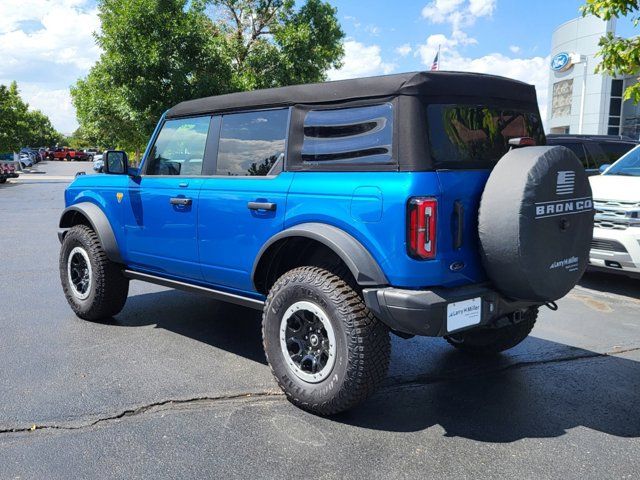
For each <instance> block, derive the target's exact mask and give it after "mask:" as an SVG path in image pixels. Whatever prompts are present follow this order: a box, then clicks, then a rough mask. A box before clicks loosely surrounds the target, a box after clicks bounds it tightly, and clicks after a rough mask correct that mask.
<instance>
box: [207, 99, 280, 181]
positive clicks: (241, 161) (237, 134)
mask: <svg viewBox="0 0 640 480" xmlns="http://www.w3.org/2000/svg"><path fill="white" fill-rule="evenodd" d="M288 122H289V109H281V110H265V111H260V112H247V113H235V114H229V115H225V116H223V117H222V128H221V131H220V145H219V147H218V165H217V168H216V174H217V175H230V176H264V175H268V174H273V173H274V172H275V171H279V170H280V169H281V168H282V163H283V162H284V156H285V144H286V138H287V126H288Z"/></svg>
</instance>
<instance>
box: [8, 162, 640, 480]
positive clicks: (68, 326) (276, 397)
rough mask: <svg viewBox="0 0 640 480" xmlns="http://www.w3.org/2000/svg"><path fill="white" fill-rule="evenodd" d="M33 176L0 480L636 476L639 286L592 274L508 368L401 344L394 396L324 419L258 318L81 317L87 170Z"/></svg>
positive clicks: (137, 300)
mask: <svg viewBox="0 0 640 480" xmlns="http://www.w3.org/2000/svg"><path fill="white" fill-rule="evenodd" d="M37 169H38V170H40V171H46V173H43V174H35V173H34V174H30V175H23V176H22V177H21V178H20V179H19V180H17V181H12V182H10V183H7V184H5V185H2V186H0V209H1V210H0V211H1V213H0V218H2V220H3V221H2V222H1V224H0V252H2V256H0V259H1V262H2V263H1V267H0V296H1V300H0V332H1V335H0V366H1V367H0V392H1V397H0V400H1V401H0V459H1V460H2V461H0V478H7V479H10V478H21V479H30V478H48V479H55V478H65V479H66V478H154V479H158V478H196V477H217V478H222V477H224V478H227V477H240V476H242V477H250V478H275V477H281V478H302V477H305V478H317V479H320V478H404V477H407V478H416V477H422V478H432V477H433V478H474V479H475V478H495V477H508V478H536V479H542V478H638V475H639V472H640V439H639V438H640V415H639V407H640V282H638V281H633V280H630V279H626V278H624V277H615V276H609V275H602V274H597V275H596V274H587V275H586V276H585V278H584V279H583V281H582V282H581V284H580V286H578V287H576V288H575V289H574V290H573V291H572V292H571V293H570V294H569V295H568V296H567V297H566V298H565V299H563V300H561V301H560V302H558V303H559V306H560V309H559V311H558V312H552V311H550V310H548V309H546V308H544V309H542V310H541V314H540V320H539V322H538V324H537V326H536V328H535V329H534V331H533V334H532V336H531V337H530V338H528V339H527V340H525V342H523V343H522V344H521V345H520V346H518V347H516V348H515V349H513V350H512V351H510V352H508V353H506V354H504V355H502V356H501V357H498V358H495V359H487V360H478V359H474V358H469V357H466V356H464V355H462V354H460V353H458V352H456V351H454V350H453V349H451V348H450V347H449V346H448V345H447V344H446V342H444V341H443V340H442V339H429V338H414V339H412V340H408V341H407V340H401V339H398V338H394V339H393V352H392V361H391V367H390V372H389V376H388V378H387V380H386V381H385V384H384V386H383V388H381V389H380V390H379V391H378V393H377V394H376V395H375V396H374V397H373V398H372V399H370V400H369V401H368V402H366V403H365V404H364V405H363V406H362V407H360V408H358V409H356V410H355V411H351V412H348V413H346V414H342V415H339V416H337V417H334V418H320V417H316V416H313V415H310V414H307V413H305V412H303V411H301V410H299V409H297V408H295V407H293V406H292V405H290V404H289V403H288V402H287V401H286V400H285V398H284V396H283V395H282V394H281V393H280V391H279V390H278V389H277V387H276V384H275V382H274V381H273V379H272V377H271V374H270V372H269V369H268V367H267V365H266V362H265V358H264V354H263V352H262V347H261V339H260V315H259V314H258V313H256V312H255V311H253V310H246V309H243V308H241V307H236V306H232V305H226V304H222V303H218V302H215V301H213V300H210V299H207V298H204V297H199V296H196V295H194V294H189V293H184V292H178V291H173V290H168V289H165V288H162V287H158V286H152V285H147V284H143V283H139V282H133V283H132V288H131V290H130V297H129V300H128V303H127V305H126V307H125V309H124V310H123V312H122V313H121V314H120V315H118V316H117V318H115V319H113V321H111V322H108V323H90V322H84V321H81V320H79V319H78V318H76V317H75V316H74V315H73V314H72V312H71V310H70V309H69V307H68V305H67V303H66V300H65V299H64V296H63V295H62V291H61V288H60V285H59V277H58V266H57V262H58V249H59V244H58V240H57V237H56V231H57V221H58V216H59V214H60V211H61V210H62V208H63V195H62V194H63V191H64V188H65V186H66V184H67V183H68V182H69V181H70V179H71V178H72V176H73V174H74V173H75V172H76V171H78V170H85V171H87V172H88V173H89V172H90V171H91V164H90V163H88V162H81V163H65V162H44V163H42V164H39V165H38V167H37Z"/></svg>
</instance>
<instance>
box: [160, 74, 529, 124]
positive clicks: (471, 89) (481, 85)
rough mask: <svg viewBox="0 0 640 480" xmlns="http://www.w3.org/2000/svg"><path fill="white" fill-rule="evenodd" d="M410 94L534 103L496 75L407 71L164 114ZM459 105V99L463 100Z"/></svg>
mask: <svg viewBox="0 0 640 480" xmlns="http://www.w3.org/2000/svg"><path fill="white" fill-rule="evenodd" d="M397 95H413V96H427V97H451V96H456V97H457V96H460V97H461V98H464V97H474V98H478V97H481V98H485V97H486V98H496V99H506V100H517V101H519V102H521V103H524V104H536V92H535V88H534V87H533V86H532V85H529V84H527V83H524V82H520V81H517V80H511V79H508V78H505V77H498V76H495V75H485V74H480V73H466V72H443V71H440V72H410V73H399V74H394V75H383V76H378V77H368V78H356V79H351V80H337V81H333V82H323V83H311V84H303V85H292V86H288V87H280V88H269V89H265V90H254V91H250V92H238V93H230V94H226V95H218V96H214V97H206V98H200V99H196V100H188V101H186V102H182V103H179V104H178V105H176V106H174V107H173V108H171V109H170V110H169V111H168V112H167V117H168V118H172V117H185V116H191V115H202V114H207V113H214V112H223V111H232V110H246V109H249V108H256V107H259V108H271V107H286V106H291V105H296V104H323V103H340V102H348V101H351V100H357V99H361V98H375V97H391V96H397ZM461 101H462V100H461Z"/></svg>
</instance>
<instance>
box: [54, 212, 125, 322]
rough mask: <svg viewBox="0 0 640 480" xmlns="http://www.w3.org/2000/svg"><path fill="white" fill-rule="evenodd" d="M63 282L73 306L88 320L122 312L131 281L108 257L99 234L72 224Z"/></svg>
mask: <svg viewBox="0 0 640 480" xmlns="http://www.w3.org/2000/svg"><path fill="white" fill-rule="evenodd" d="M60 281H61V282H62V289H63V291H64V294H65V297H66V298H67V301H68V302H69V305H70V306H71V309H72V310H73V311H74V313H75V314H76V315H77V316H78V317H80V318H82V319H84V320H103V319H107V318H110V317H112V316H114V315H116V314H118V313H119V312H120V311H121V310H122V308H123V307H124V304H125V302H126V301H127V295H128V293H129V280H128V279H127V278H125V277H124V276H123V275H122V271H121V269H120V268H119V266H118V264H116V263H114V262H112V261H110V260H109V259H108V258H107V254H106V253H105V251H104V250H103V249H102V245H101V243H100V239H99V238H98V235H97V234H96V233H95V232H94V231H93V230H92V229H91V228H89V227H87V226H85V225H76V226H74V227H71V228H70V229H69V231H68V232H67V233H66V235H65V236H64V240H63V242H62V247H61V248H60Z"/></svg>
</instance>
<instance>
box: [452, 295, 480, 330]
mask: <svg viewBox="0 0 640 480" xmlns="http://www.w3.org/2000/svg"><path fill="white" fill-rule="evenodd" d="M481 320H482V298H480V297H477V298H472V299H470V300H463V301H461V302H455V303H450V304H449V305H447V331H448V332H453V331H454V330H458V329H460V328H464V327H468V326H470V325H477V324H479V323H480V321H481Z"/></svg>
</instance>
